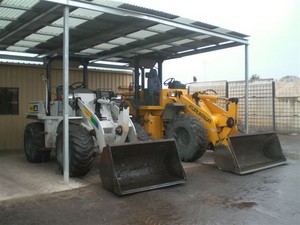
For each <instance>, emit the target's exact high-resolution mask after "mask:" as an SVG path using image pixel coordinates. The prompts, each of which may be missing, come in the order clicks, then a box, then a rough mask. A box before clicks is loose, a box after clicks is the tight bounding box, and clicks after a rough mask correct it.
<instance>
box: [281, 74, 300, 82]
mask: <svg viewBox="0 0 300 225" xmlns="http://www.w3.org/2000/svg"><path fill="white" fill-rule="evenodd" d="M296 80H300V78H299V77H297V76H292V75H288V76H284V77H282V78H280V81H284V82H293V81H296Z"/></svg>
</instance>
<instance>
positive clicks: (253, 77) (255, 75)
mask: <svg viewBox="0 0 300 225" xmlns="http://www.w3.org/2000/svg"><path fill="white" fill-rule="evenodd" d="M259 79H260V77H259V75H258V74H252V76H251V77H250V81H255V80H259Z"/></svg>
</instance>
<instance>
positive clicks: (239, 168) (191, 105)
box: [127, 88, 286, 174]
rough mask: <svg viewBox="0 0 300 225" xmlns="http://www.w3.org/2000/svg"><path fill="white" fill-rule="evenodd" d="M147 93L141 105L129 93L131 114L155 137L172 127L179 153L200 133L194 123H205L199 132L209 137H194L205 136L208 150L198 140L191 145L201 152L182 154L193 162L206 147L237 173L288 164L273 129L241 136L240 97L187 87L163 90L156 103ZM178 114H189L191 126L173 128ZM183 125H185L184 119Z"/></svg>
mask: <svg viewBox="0 0 300 225" xmlns="http://www.w3.org/2000/svg"><path fill="white" fill-rule="evenodd" d="M146 92H147V90H142V91H140V92H139V104H136V101H135V103H134V101H132V99H133V95H127V99H128V104H129V105H130V107H131V113H132V114H133V116H134V117H136V118H137V119H138V121H139V122H140V123H141V124H142V125H143V126H144V128H145V130H146V131H147V132H148V133H149V134H150V136H151V138H152V139H154V140H157V139H163V138H170V137H169V136H168V134H167V131H166V130H168V129H169V130H172V129H173V131H174V132H175V133H174V134H173V137H174V139H175V140H176V142H177V146H178V151H179V154H182V152H183V151H185V148H186V146H187V145H188V142H189V141H190V139H193V138H194V137H193V136H196V135H198V133H197V132H198V130H197V131H194V133H193V131H192V130H193V129H197V127H198V126H199V124H198V125H197V126H196V125H195V124H196V123H199V121H201V122H200V123H201V124H203V126H204V129H200V131H199V132H202V133H207V134H205V135H206V136H205V135H204V134H202V136H201V135H200V136H199V137H195V139H199V138H200V139H201V138H202V141H203V143H204V145H205V146H204V148H205V149H204V150H203V151H199V150H198V149H197V148H199V146H201V144H200V145H199V144H198V145H197V143H196V144H194V146H192V147H193V148H195V151H198V152H196V153H195V154H194V155H192V156H191V155H187V156H184V157H181V158H182V160H184V161H194V160H196V159H198V158H199V157H201V156H202V155H203V153H204V152H205V150H206V149H213V150H214V160H215V164H216V166H217V167H218V168H220V169H222V170H225V171H231V172H234V173H236V174H247V173H252V172H255V171H258V170H262V169H266V168H270V167H273V166H277V165H281V164H285V163H286V159H285V157H284V155H283V154H282V149H281V146H280V143H279V140H278V137H277V135H276V134H275V133H274V132H271V133H264V134H256V135H239V131H238V127H237V120H238V99H237V98H220V97H219V96H217V95H214V94H213V95H209V94H206V93H205V92H196V93H193V94H189V93H188V91H187V90H186V89H174V88H172V89H162V90H161V91H160V96H159V100H158V101H156V102H154V104H153V101H151V104H147V102H148V101H147V99H146V97H145V96H147V94H146ZM220 101H222V102H223V103H225V105H226V107H225V109H224V108H222V107H220V105H219V104H218V103H220ZM178 115H189V116H186V117H187V118H189V120H188V121H189V122H190V123H191V124H190V125H191V128H189V127H186V126H185V128H184V129H181V128H180V127H178V126H176V127H174V128H172V126H175V125H174V124H175V123H176V120H180V119H181V117H180V116H179V117H178ZM172 122H173V124H172ZM177 123H180V121H179V122H177ZM168 124H171V125H168ZM181 124H183V126H184V122H181ZM168 127H169V128H168ZM170 127H171V128H170ZM188 134H189V135H190V136H189V137H188ZM178 136H179V137H178ZM205 139H207V140H205ZM252 143H255V144H252ZM202 147H203V146H202Z"/></svg>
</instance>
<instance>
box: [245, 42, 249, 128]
mask: <svg viewBox="0 0 300 225" xmlns="http://www.w3.org/2000/svg"><path fill="white" fill-rule="evenodd" d="M248 63H249V62H248V44H246V45H245V131H246V134H248V133H249V125H248V118H249V74H248V73H249V71H248V66H249V64H248Z"/></svg>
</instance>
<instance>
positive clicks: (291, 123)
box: [189, 79, 300, 133]
mask: <svg viewBox="0 0 300 225" xmlns="http://www.w3.org/2000/svg"><path fill="white" fill-rule="evenodd" d="M189 88H190V92H191V93H193V92H196V91H206V90H215V91H216V92H217V94H218V95H219V96H222V97H229V98H231V97H235V98H239V123H241V124H244V122H245V82H244V81H234V82H227V81H216V82H203V83H202V82H201V83H195V84H191V85H190V87H189ZM248 96H249V105H248V107H249V108H248V125H249V130H250V131H258V132H261V131H270V130H275V131H277V132H280V133H300V81H293V82H282V81H273V79H265V80H256V81H251V82H249V88H248ZM220 106H221V107H226V106H225V105H220Z"/></svg>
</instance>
